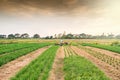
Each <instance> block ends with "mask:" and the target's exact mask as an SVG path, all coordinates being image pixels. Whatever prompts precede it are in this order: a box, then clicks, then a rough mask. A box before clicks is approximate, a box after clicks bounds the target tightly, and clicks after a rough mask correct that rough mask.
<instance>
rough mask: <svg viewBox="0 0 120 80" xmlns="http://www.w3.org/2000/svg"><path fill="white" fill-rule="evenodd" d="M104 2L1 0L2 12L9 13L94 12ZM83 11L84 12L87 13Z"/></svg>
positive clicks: (91, 0)
mask: <svg viewBox="0 0 120 80" xmlns="http://www.w3.org/2000/svg"><path fill="white" fill-rule="evenodd" d="M100 1H103V0H0V10H1V11H8V12H12V11H13V12H20V11H21V12H22V11H28V12H29V11H30V12H37V11H38V12H40V11H41V12H42V11H43V12H44V11H48V12H53V13H54V12H55V13H61V12H63V13H69V12H70V13H72V12H74V11H75V12H76V11H77V9H78V12H79V11H82V10H83V9H84V8H85V10H92V9H94V8H96V7H97V5H98V4H99V2H100ZM85 10H83V11H85Z"/></svg>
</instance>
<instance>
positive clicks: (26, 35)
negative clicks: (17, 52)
mask: <svg viewBox="0 0 120 80" xmlns="http://www.w3.org/2000/svg"><path fill="white" fill-rule="evenodd" d="M21 38H25V39H26V38H29V34H28V33H24V34H22V35H21Z"/></svg>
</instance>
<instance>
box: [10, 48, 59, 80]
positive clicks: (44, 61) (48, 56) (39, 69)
mask: <svg viewBox="0 0 120 80" xmlns="http://www.w3.org/2000/svg"><path fill="white" fill-rule="evenodd" d="M58 48H59V47H58V46H52V47H51V48H49V49H48V50H46V51H45V52H43V53H42V54H41V55H40V56H39V57H38V58H37V59H35V60H34V61H32V62H31V63H30V64H29V65H27V66H26V67H25V68H23V69H22V70H21V71H20V72H18V74H17V75H16V76H15V77H13V78H11V80H38V79H39V80H46V79H47V78H48V75H49V71H50V70H51V67H52V63H53V61H54V58H55V55H56V51H57V49H58Z"/></svg>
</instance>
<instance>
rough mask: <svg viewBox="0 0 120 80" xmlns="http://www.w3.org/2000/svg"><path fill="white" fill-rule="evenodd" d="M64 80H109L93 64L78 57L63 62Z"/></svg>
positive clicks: (67, 58)
mask: <svg viewBox="0 0 120 80" xmlns="http://www.w3.org/2000/svg"><path fill="white" fill-rule="evenodd" d="M64 71H65V80H110V79H109V78H107V77H106V76H105V74H104V73H103V72H102V71H100V70H99V69H98V68H97V67H96V66H95V65H94V64H93V63H91V62H90V61H88V60H87V59H85V58H83V57H80V56H70V57H66V58H65V60H64Z"/></svg>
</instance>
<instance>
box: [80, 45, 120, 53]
mask: <svg viewBox="0 0 120 80" xmlns="http://www.w3.org/2000/svg"><path fill="white" fill-rule="evenodd" d="M81 45H82V46H91V47H96V48H101V49H105V50H109V51H112V52H117V53H120V47H119V46H110V45H102V44H90V43H82V44H81Z"/></svg>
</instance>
